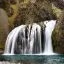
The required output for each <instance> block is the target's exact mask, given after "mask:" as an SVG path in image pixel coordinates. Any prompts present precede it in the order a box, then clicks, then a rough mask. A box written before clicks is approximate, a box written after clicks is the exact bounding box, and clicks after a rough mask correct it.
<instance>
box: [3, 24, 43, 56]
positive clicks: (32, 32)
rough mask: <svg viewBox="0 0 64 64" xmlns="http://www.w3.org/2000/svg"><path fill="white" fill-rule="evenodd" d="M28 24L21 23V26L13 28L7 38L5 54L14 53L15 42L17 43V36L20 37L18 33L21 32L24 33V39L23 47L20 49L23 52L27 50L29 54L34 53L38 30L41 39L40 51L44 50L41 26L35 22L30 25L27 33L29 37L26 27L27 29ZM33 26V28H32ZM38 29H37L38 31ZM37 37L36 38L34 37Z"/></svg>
mask: <svg viewBox="0 0 64 64" xmlns="http://www.w3.org/2000/svg"><path fill="white" fill-rule="evenodd" d="M26 27H27V26H26V25H21V26H19V27H16V28H15V29H13V30H12V31H11V32H10V33H9V35H8V37H7V40H6V44H5V51H4V54H6V55H7V54H8V55H9V54H11V55H13V54H14V50H15V44H16V43H17V42H16V40H17V37H18V34H19V33H23V37H22V36H21V39H22V49H21V50H20V51H21V54H27V51H28V54H32V52H33V48H35V47H34V46H33V45H34V41H35V39H36V32H38V39H39V42H38V43H39V47H40V52H42V49H41V48H42V47H41V34H40V30H41V27H40V26H39V25H38V24H36V23H34V24H33V25H32V26H31V25H29V26H28V28H27V30H28V33H27V36H28V39H26V38H25V35H26V34H25V29H26ZM31 27H32V28H31ZM36 29H37V31H36ZM34 37H35V38H34ZM26 40H27V46H28V48H29V49H28V48H27V46H26Z"/></svg>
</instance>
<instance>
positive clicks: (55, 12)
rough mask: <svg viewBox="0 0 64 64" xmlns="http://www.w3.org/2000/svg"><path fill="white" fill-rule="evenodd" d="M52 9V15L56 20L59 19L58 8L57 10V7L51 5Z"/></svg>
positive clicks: (59, 12)
mask: <svg viewBox="0 0 64 64" xmlns="http://www.w3.org/2000/svg"><path fill="white" fill-rule="evenodd" d="M52 9H53V13H54V15H55V16H56V17H57V19H59V18H60V14H61V12H62V10H61V9H59V8H57V7H55V5H54V4H52Z"/></svg>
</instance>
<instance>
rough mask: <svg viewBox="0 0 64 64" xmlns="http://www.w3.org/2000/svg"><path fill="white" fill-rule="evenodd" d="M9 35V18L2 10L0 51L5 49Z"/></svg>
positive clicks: (0, 11)
mask: <svg viewBox="0 0 64 64" xmlns="http://www.w3.org/2000/svg"><path fill="white" fill-rule="evenodd" d="M7 35H8V17H7V14H6V12H5V11H4V10H3V9H0V49H3V48H4V45H5V40H6V38H7Z"/></svg>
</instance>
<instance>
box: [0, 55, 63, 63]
mask: <svg viewBox="0 0 64 64" xmlns="http://www.w3.org/2000/svg"><path fill="white" fill-rule="evenodd" d="M0 61H1V62H3V61H8V62H20V64H22V62H23V64H27V62H28V64H64V55H48V56H46V55H0Z"/></svg>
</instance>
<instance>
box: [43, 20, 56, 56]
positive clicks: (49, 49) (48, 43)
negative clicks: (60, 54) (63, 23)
mask: <svg viewBox="0 0 64 64" xmlns="http://www.w3.org/2000/svg"><path fill="white" fill-rule="evenodd" d="M55 24H56V20H51V21H49V22H48V21H46V22H45V25H46V28H45V46H44V52H43V54H44V55H53V54H54V53H53V46H52V39H51V36H52V31H53V30H54V27H55Z"/></svg>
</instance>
